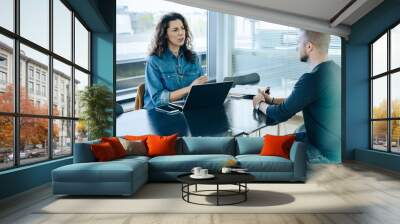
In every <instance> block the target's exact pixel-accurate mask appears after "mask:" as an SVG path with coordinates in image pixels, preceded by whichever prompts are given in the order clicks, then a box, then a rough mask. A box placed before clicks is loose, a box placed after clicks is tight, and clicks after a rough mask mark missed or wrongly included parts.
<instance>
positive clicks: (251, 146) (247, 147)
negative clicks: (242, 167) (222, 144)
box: [236, 137, 264, 155]
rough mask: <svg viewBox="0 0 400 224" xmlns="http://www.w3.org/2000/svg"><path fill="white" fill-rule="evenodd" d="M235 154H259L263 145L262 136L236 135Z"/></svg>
mask: <svg viewBox="0 0 400 224" xmlns="http://www.w3.org/2000/svg"><path fill="white" fill-rule="evenodd" d="M236 142H237V144H236V155H245V154H259V153H260V152H261V149H262V147H263V145H264V140H263V138H262V137H237V138H236Z"/></svg>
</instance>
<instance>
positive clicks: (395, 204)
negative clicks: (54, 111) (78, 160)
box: [0, 163, 400, 224]
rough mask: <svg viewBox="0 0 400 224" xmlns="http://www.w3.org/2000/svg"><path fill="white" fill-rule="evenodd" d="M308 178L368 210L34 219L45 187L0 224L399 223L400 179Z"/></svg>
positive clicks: (339, 174)
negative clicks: (359, 211)
mask: <svg viewBox="0 0 400 224" xmlns="http://www.w3.org/2000/svg"><path fill="white" fill-rule="evenodd" d="M308 174H309V175H308V182H311V183H317V184H319V185H321V186H324V187H325V188H326V189H328V190H330V191H331V192H334V193H335V194H337V195H338V196H339V197H341V198H343V199H344V200H346V201H349V202H351V201H353V200H354V201H358V202H360V201H362V202H364V203H366V204H367V206H366V207H365V208H363V210H362V212H361V213H357V214H312V213H311V214H151V215H149V214H35V213H33V211H35V210H36V209H37V208H38V207H40V206H43V205H45V204H46V203H49V202H51V201H52V200H54V196H52V194H51V190H50V186H49V185H47V186H42V187H39V188H37V189H34V190H32V191H30V192H26V193H23V194H20V195H18V196H15V197H13V198H9V199H6V200H3V201H1V202H0V223H7V224H9V223H29V224H38V223H41V224H49V223H85V224H89V223H105V224H114V223H115V224H128V223H132V224H133V223H137V224H149V223H151V224H157V223H162V224H166V223H170V224H180V223H185V224H186V223H193V224H195V223H198V224H208V223H210V224H218V223H229V224H237V223H245V224H253V223H257V224H258V223H271V224H273V223H304V224H313V223H379V224H390V223H393V224H399V223H400V174H398V173H392V172H388V171H385V170H382V169H378V168H373V167H369V166H366V165H363V164H359V163H345V164H343V165H313V166H311V167H309V173H308ZM315 203H320V202H318V201H315ZM172 206H173V205H172Z"/></svg>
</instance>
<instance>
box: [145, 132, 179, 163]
mask: <svg viewBox="0 0 400 224" xmlns="http://www.w3.org/2000/svg"><path fill="white" fill-rule="evenodd" d="M177 137H178V135H177V134H174V135H170V136H158V135H151V136H148V137H147V140H146V143H147V147H148V151H147V155H148V156H152V157H154V156H163V155H176V139H177Z"/></svg>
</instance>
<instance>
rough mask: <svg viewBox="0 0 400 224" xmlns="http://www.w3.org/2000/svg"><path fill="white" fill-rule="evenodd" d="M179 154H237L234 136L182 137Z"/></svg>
mask: <svg viewBox="0 0 400 224" xmlns="http://www.w3.org/2000/svg"><path fill="white" fill-rule="evenodd" d="M178 145H179V146H177V147H178V148H177V154H187V155H196V154H226V155H233V156H234V155H235V139H234V138H233V137H182V138H181V142H180V144H178Z"/></svg>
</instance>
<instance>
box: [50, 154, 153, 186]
mask: <svg viewBox="0 0 400 224" xmlns="http://www.w3.org/2000/svg"><path fill="white" fill-rule="evenodd" d="M146 166H147V164H146V162H145V161H142V160H139V159H131V160H130V161H128V160H114V161H109V162H95V163H74V164H70V165H66V166H62V167H59V168H57V169H55V170H53V172H52V173H53V181H58V182H130V181H132V176H133V173H134V172H143V171H146V172H147V169H145V168H144V167H146Z"/></svg>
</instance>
